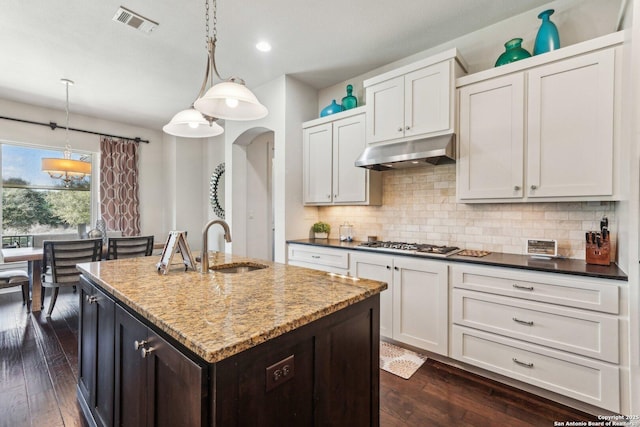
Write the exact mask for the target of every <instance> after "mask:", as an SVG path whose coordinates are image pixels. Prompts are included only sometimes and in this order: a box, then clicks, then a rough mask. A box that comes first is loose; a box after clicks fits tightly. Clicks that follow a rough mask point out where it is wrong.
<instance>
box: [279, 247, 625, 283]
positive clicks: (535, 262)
mask: <svg viewBox="0 0 640 427" xmlns="http://www.w3.org/2000/svg"><path fill="white" fill-rule="evenodd" d="M287 243H298V244H302V245H311V246H324V247H329V248H337V249H350V250H351V249H353V250H358V251H363V252H365V251H366V252H368V253H378V254H383V253H384V254H390V255H402V256H409V257H414V258H421V259H430V260H436V261H447V262H449V261H450V262H464V263H469V264H479V265H491V266H495V267H508V268H517V269H525V270H533V271H544V272H549V273H560V274H571V275H575V276H586V277H595V278H600V279H610V280H621V281H628V277H627V275H626V274H625V273H624V272H623V271H622V270H621V269H620V267H618V265H617V264H616V263H614V262H612V263H611V265H593V264H587V263H586V262H585V261H584V260H580V259H573V258H551V259H543V258H535V257H531V256H528V255H517V254H507V253H500V252H491V253H490V254H489V255H486V256H484V257H469V256H461V255H451V256H448V257H442V256H437V255H412V254H409V253H407V254H403V253H399V252H396V251H384V250H379V249H374V250H371V249H367V248H362V247H358V245H359V244H360V243H362V242H359V241H352V242H343V241H340V240H338V239H299V240H288V241H287Z"/></svg>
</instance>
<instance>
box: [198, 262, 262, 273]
mask: <svg viewBox="0 0 640 427" xmlns="http://www.w3.org/2000/svg"><path fill="white" fill-rule="evenodd" d="M267 267H268V265H265V264H257V263H254V262H237V263H232V264H220V265H212V266H211V267H209V270H211V271H214V272H217V273H231V274H235V273H246V272H248V271H254V270H262V269H263V268H267Z"/></svg>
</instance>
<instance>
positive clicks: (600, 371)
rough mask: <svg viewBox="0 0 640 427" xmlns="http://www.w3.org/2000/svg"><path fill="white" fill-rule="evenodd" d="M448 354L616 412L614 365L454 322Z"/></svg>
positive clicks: (617, 392) (617, 396)
mask: <svg viewBox="0 0 640 427" xmlns="http://www.w3.org/2000/svg"><path fill="white" fill-rule="evenodd" d="M451 340H452V346H451V353H452V354H451V356H452V357H453V358H454V359H458V360H460V361H462V362H466V363H469V364H471V365H475V366H479V367H481V368H484V369H487V370H489V371H492V372H496V373H498V374H502V375H505V376H507V377H511V378H514V379H517V380H520V381H523V382H525V383H529V384H533V385H535V386H538V387H541V388H544V389H547V390H551V391H554V392H556V393H559V394H562V395H564V396H568V397H572V398H574V399H577V400H580V401H583V402H587V403H590V404H592V405H595V406H598V407H601V408H604V409H608V410H610V411H614V412H618V411H619V410H620V373H619V368H618V367H617V366H616V365H612V364H608V363H603V362H598V361H596V360H592V359H588V358H586V357H579V356H575V355H571V354H569V353H566V352H561V351H557V350H551V349H548V348H545V347H542V346H538V345H533V344H527V343H525V342H522V341H519V340H515V339H510V338H507V337H504V336H501V335H496V334H490V333H486V332H483V331H480V330H477V329H471V328H465V327H463V326H458V325H453V328H452V338H451Z"/></svg>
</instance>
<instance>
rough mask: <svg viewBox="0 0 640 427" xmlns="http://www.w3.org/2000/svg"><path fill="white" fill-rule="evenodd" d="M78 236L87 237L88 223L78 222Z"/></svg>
mask: <svg viewBox="0 0 640 427" xmlns="http://www.w3.org/2000/svg"><path fill="white" fill-rule="evenodd" d="M78 237H79V238H80V239H86V238H87V224H78Z"/></svg>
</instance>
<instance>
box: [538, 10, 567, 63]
mask: <svg viewBox="0 0 640 427" xmlns="http://www.w3.org/2000/svg"><path fill="white" fill-rule="evenodd" d="M553 12H554V10H553V9H548V10H545V11H544V12H540V14H539V15H538V18H540V19H542V23H541V24H540V28H539V29H538V34H537V35H536V41H535V44H534V45H533V54H534V55H540V54H541V53H545V52H551V51H552V50H556V49H559V48H560V35H559V34H558V27H556V24H554V23H553V22H551V20H550V19H549V17H550V16H551V15H553Z"/></svg>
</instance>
